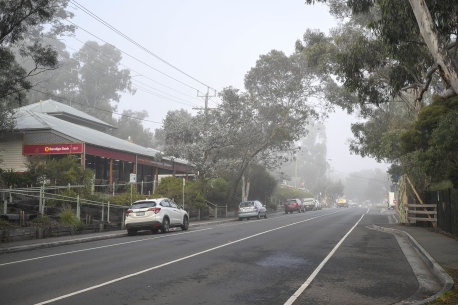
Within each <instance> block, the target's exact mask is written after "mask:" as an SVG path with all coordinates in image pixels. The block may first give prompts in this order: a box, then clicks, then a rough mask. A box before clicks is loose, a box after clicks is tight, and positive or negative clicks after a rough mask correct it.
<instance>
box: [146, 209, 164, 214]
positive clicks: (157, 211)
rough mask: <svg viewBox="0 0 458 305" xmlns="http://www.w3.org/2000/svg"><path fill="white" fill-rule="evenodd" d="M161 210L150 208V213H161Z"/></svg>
mask: <svg viewBox="0 0 458 305" xmlns="http://www.w3.org/2000/svg"><path fill="white" fill-rule="evenodd" d="M160 210H161V208H149V209H148V211H153V212H154V214H157V213H159V211H160Z"/></svg>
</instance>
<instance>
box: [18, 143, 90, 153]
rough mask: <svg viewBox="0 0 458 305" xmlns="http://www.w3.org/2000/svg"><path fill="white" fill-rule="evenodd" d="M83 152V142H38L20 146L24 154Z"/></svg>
mask: <svg viewBox="0 0 458 305" xmlns="http://www.w3.org/2000/svg"><path fill="white" fill-rule="evenodd" d="M81 153H83V144H81V143H75V144H40V145H26V144H24V145H23V146H22V154H24V155H48V154H81Z"/></svg>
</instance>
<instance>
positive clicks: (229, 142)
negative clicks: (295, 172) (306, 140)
mask: <svg viewBox="0 0 458 305" xmlns="http://www.w3.org/2000/svg"><path fill="white" fill-rule="evenodd" d="M313 79H314V76H313V75H311V74H309V73H308V71H307V68H306V66H305V65H304V64H303V61H302V60H301V58H300V56H299V55H296V54H295V55H292V56H290V57H288V56H286V55H285V54H284V53H282V52H279V51H271V52H270V53H268V54H266V55H262V56H260V58H259V60H258V61H257V62H256V66H255V67H253V68H252V69H251V70H250V71H249V72H248V73H247V74H246V76H245V89H246V91H245V92H242V91H240V90H237V89H234V88H226V89H224V90H222V92H220V98H221V100H222V102H221V103H220V104H219V105H218V107H217V109H215V110H212V111H209V112H207V113H200V114H198V115H197V116H194V117H193V116H191V115H190V114H189V113H186V112H184V111H179V112H169V114H168V115H167V117H166V119H165V120H164V128H163V131H164V133H165V136H164V138H165V143H166V147H167V149H166V152H167V153H169V154H171V155H174V156H176V157H181V158H185V159H187V160H189V161H190V162H191V163H193V164H194V165H195V167H196V169H197V170H198V171H199V173H200V174H203V175H207V176H209V175H213V174H215V173H217V172H218V171H225V172H229V173H231V176H232V177H233V180H232V183H231V191H230V193H229V198H228V200H229V202H233V201H234V196H235V194H236V189H237V188H238V186H239V185H240V182H241V181H242V180H243V181H244V183H243V185H242V188H243V189H244V190H245V191H246V190H248V188H247V185H248V183H249V175H247V174H248V172H247V171H248V170H249V169H250V166H251V165H255V164H262V165H264V166H266V167H267V168H272V167H275V166H278V165H279V164H280V163H281V162H283V161H284V157H282V156H283V155H284V154H280V153H283V152H285V151H292V150H295V149H296V147H295V145H294V142H295V141H297V140H299V139H300V138H301V137H303V136H304V135H305V134H306V132H307V127H306V126H307V122H308V121H309V120H313V119H316V118H318V112H317V110H316V109H315V108H314V105H313V104H312V103H310V102H309V100H308V99H309V98H310V97H311V96H313V95H314V94H317V92H319V90H318V89H317V88H316V87H314V86H313V84H312V81H313ZM245 195H246V196H248V194H245Z"/></svg>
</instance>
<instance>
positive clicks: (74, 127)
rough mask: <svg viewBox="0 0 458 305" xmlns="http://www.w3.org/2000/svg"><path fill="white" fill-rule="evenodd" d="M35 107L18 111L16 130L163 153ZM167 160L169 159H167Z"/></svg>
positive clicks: (137, 151)
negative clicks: (36, 109)
mask: <svg viewBox="0 0 458 305" xmlns="http://www.w3.org/2000/svg"><path fill="white" fill-rule="evenodd" d="M33 109H34V107H27V106H25V107H21V108H18V109H17V110H16V115H15V117H16V129H18V130H24V131H25V130H46V129H48V130H54V131H57V132H59V133H62V134H64V135H67V136H69V137H72V138H74V139H76V140H77V141H81V142H84V143H88V144H92V145H96V146H101V147H105V148H110V149H114V150H119V151H124V152H130V153H133V154H137V155H143V156H148V157H156V155H157V154H162V152H161V151H159V150H156V149H153V148H147V147H143V146H141V145H138V144H135V143H131V142H129V141H127V140H123V139H120V138H117V137H115V136H112V135H109V134H106V133H104V132H101V131H98V130H95V129H92V128H89V127H86V126H82V125H78V124H74V123H71V122H68V121H64V120H61V119H59V118H56V117H53V116H52V115H48V114H46V113H42V112H41V111H39V112H35V111H34V110H33ZM165 159H168V158H167V157H165ZM174 161H175V162H177V163H181V164H185V165H189V162H188V161H186V160H182V159H174Z"/></svg>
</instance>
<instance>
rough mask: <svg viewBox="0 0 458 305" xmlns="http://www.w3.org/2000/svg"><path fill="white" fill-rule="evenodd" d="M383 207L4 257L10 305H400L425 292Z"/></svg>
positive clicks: (0, 275) (1, 292)
mask: <svg viewBox="0 0 458 305" xmlns="http://www.w3.org/2000/svg"><path fill="white" fill-rule="evenodd" d="M388 221H389V217H388V216H387V215H384V214H381V213H380V211H378V210H376V209H374V210H370V211H368V210H367V209H361V208H351V209H325V210H321V211H312V212H306V213H301V214H288V215H284V214H281V215H277V216H273V217H270V218H268V219H261V220H249V221H241V222H240V221H235V222H228V223H224V224H214V225H209V226H201V227H196V228H191V229H190V230H189V231H181V230H176V231H174V232H170V233H167V234H150V233H145V234H139V235H138V236H133V237H132V236H129V237H123V238H116V239H109V240H102V241H97V242H90V243H84V244H76V245H68V246H61V247H56V248H49V249H39V250H33V251H26V252H19V253H11V254H3V255H0V296H1V299H0V300H1V301H0V303H1V304H39V303H43V304H46V303H52V304H110V305H113V304H392V303H396V302H399V301H401V300H403V299H406V298H407V297H409V296H410V295H412V294H413V293H414V292H415V291H416V290H417V287H418V284H417V280H416V277H415V275H414V274H413V272H412V269H411V267H410V265H409V263H408V262H407V260H406V258H405V256H404V254H403V252H402V251H401V249H400V247H399V245H398V243H397V241H396V239H395V238H394V237H393V235H391V234H387V233H383V232H379V231H375V230H371V229H369V228H367V226H368V225H371V224H385V223H388Z"/></svg>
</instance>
